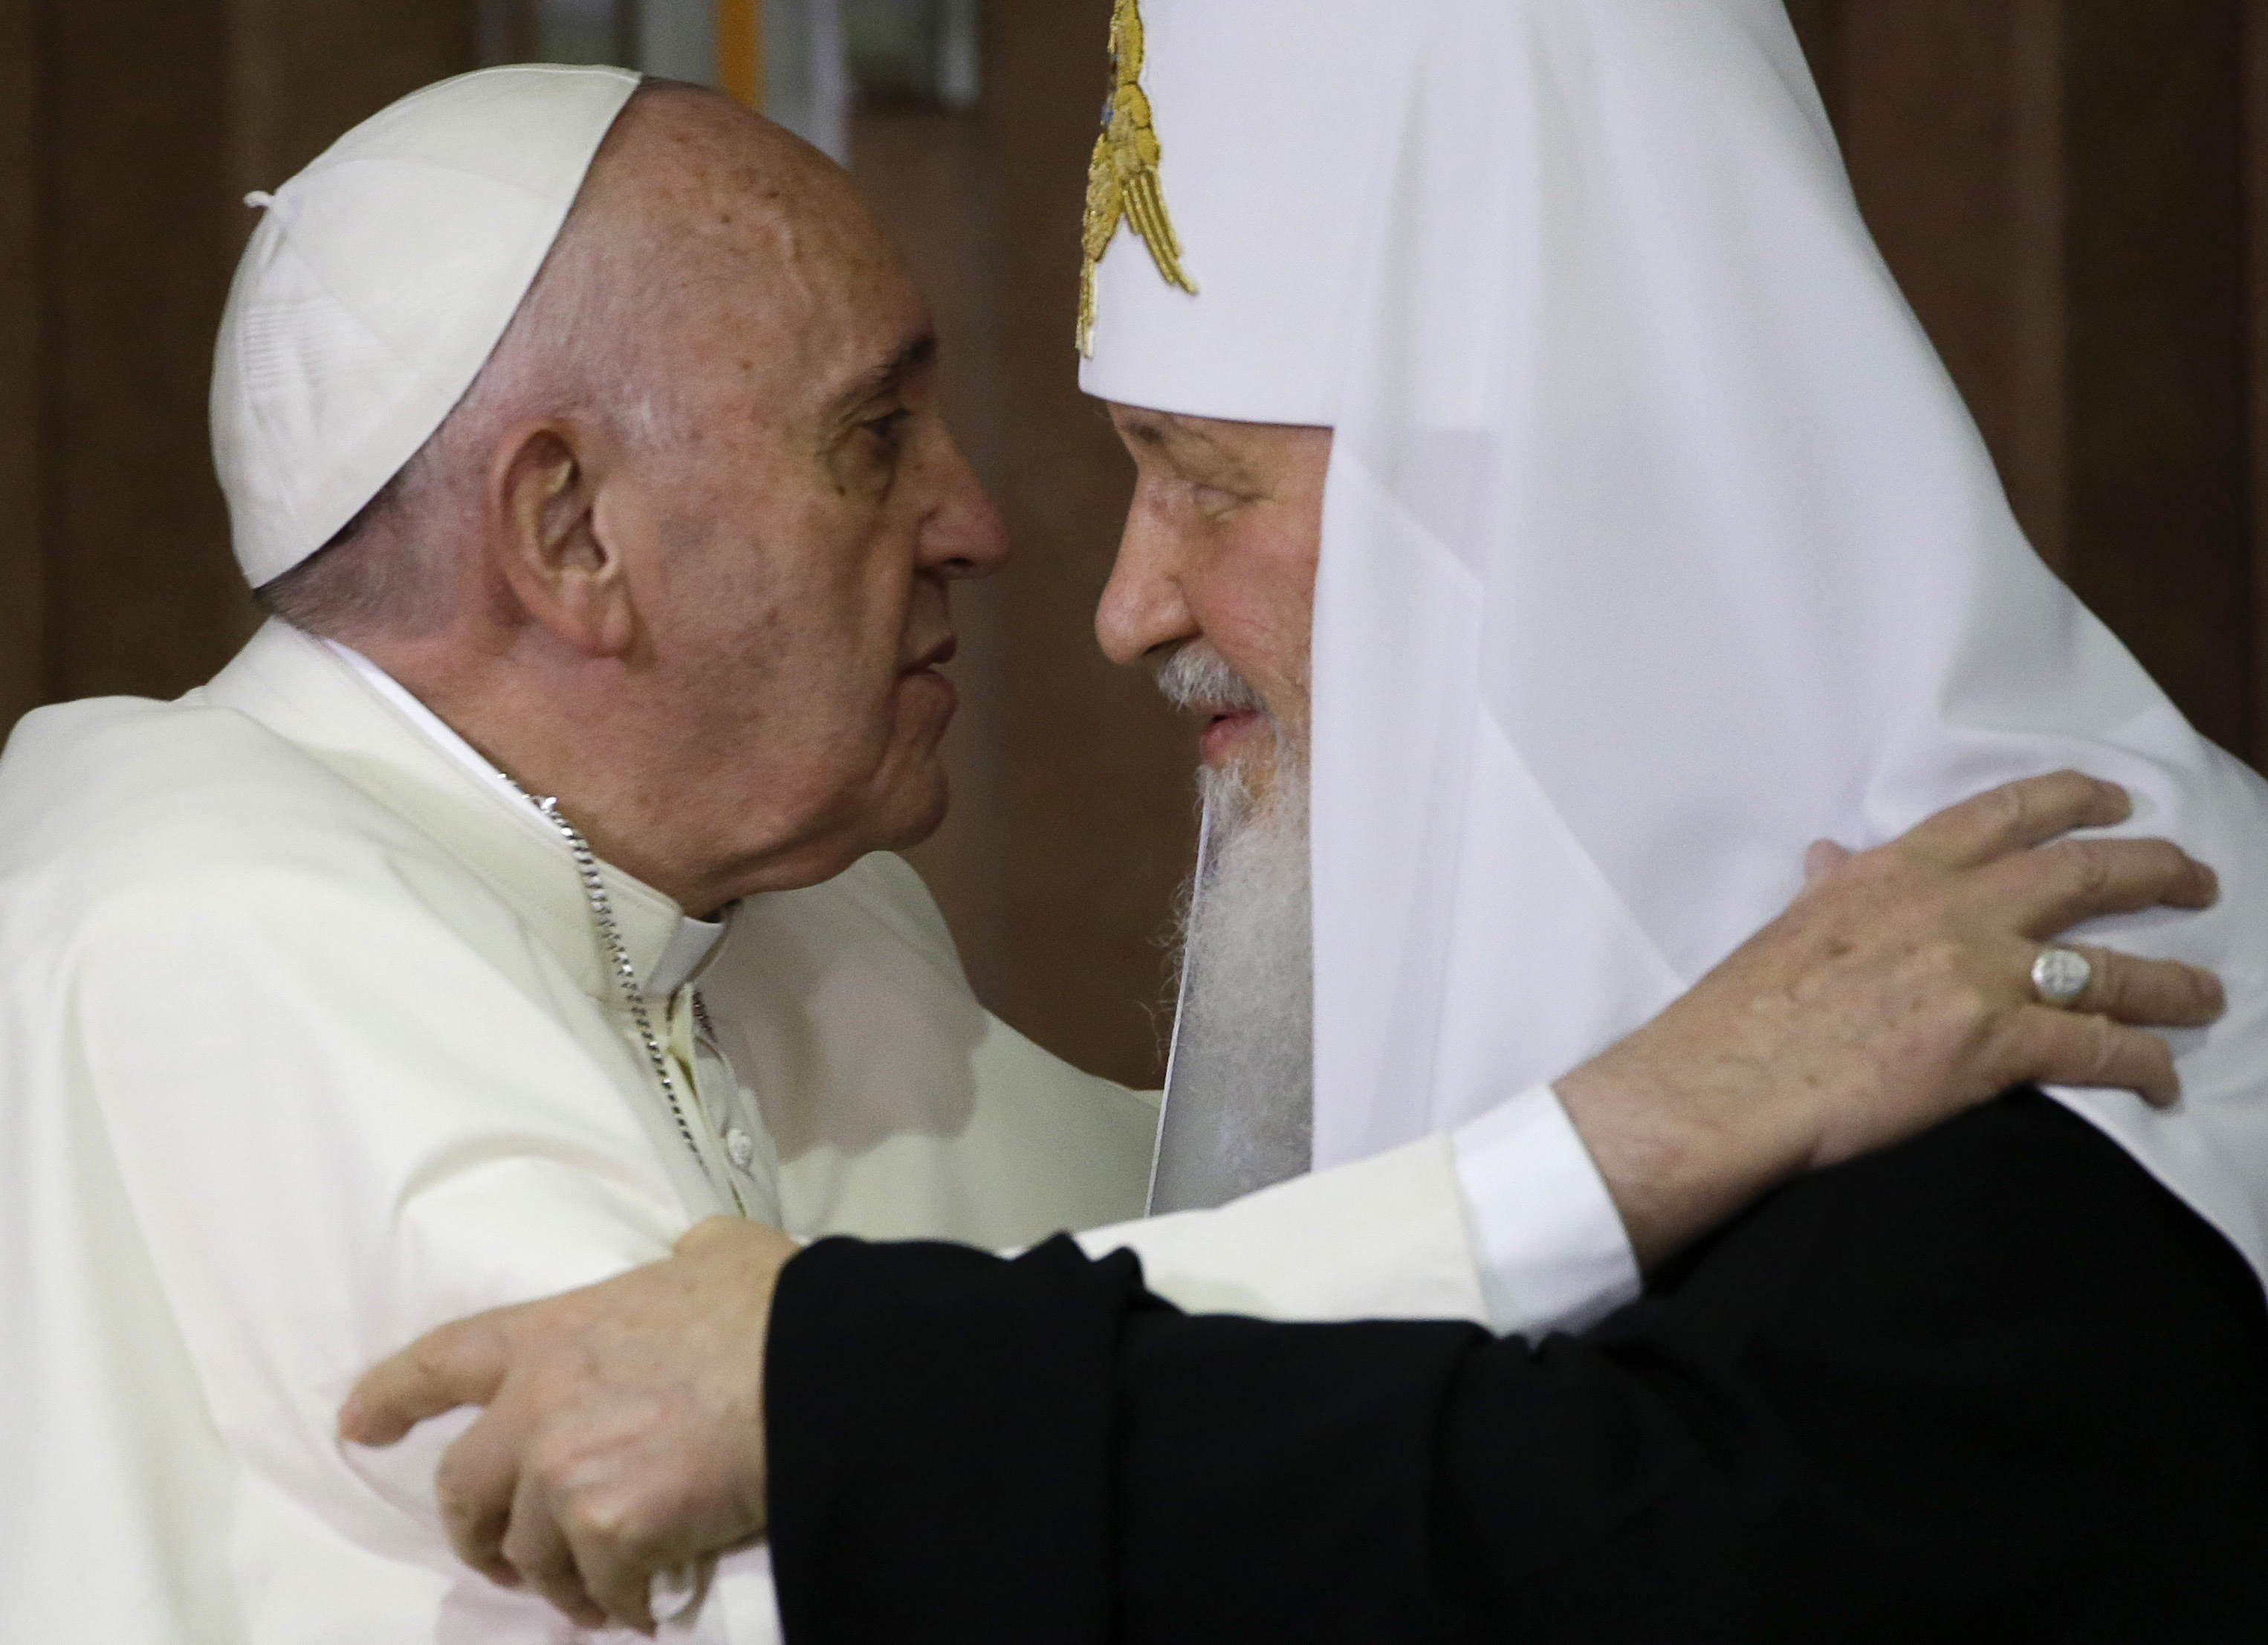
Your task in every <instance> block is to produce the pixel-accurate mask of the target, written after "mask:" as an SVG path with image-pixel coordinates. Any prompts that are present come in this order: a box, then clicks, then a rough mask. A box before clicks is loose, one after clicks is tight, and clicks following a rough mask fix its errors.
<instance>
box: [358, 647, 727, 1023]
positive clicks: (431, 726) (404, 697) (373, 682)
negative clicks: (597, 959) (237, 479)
mask: <svg viewBox="0 0 2268 1645" xmlns="http://www.w3.org/2000/svg"><path fill="white" fill-rule="evenodd" d="M322 644H323V645H324V647H325V649H327V650H328V651H329V652H330V653H331V654H332V655H333V656H335V657H336V658H337V659H338V660H340V661H341V662H343V663H345V664H346V665H347V667H349V668H352V669H353V670H354V671H355V673H356V674H357V675H360V676H361V678H362V681H363V682H364V683H365V685H367V686H369V687H370V689H371V690H373V691H376V692H377V693H378V694H379V696H380V697H384V698H385V699H386V700H387V703H388V704H391V705H392V706H393V708H394V710H395V712H398V713H400V714H401V717H402V718H403V719H407V720H408V721H409V723H410V724H411V725H413V726H415V727H416V728H417V729H418V730H419V731H420V732H422V733H423V734H424V735H425V736H426V738H427V739H428V740H430V741H431V742H432V744H433V746H434V747H436V748H438V749H440V750H441V751H442V752H443V753H444V754H446V755H447V756H449V757H450V758H451V759H453V760H454V761H456V763H458V764H460V765H461V766H463V767H464V768H465V769H466V770H467V771H470V772H472V773H473V775H474V776H475V777H477V778H480V779H481V783H482V786H484V787H486V788H487V789H488V790H489V791H490V793H494V794H495V795H496V796H497V798H498V799H500V800H503V801H504V803H505V804H506V805H508V806H510V807H512V808H513V809H514V810H516V811H534V809H535V808H534V804H533V802H532V801H530V800H529V799H528V797H527V793H526V791H525V790H523V789H522V788H521V787H520V786H519V785H518V784H517V783H515V782H513V781H512V778H509V777H506V776H505V775H504V773H503V772H502V771H498V770H497V768H496V767H495V766H494V765H493V764H491V763H490V762H489V761H488V760H487V759H486V758H485V757H484V756H482V753H481V751H480V750H479V749H475V747H473V745H472V744H471V743H469V742H468V741H465V740H464V739H463V738H462V737H460V736H459V735H458V734H456V732H454V731H453V730H452V729H451V728H450V727H449V724H448V722H447V721H446V720H444V719H442V718H441V717H440V716H439V715H438V714H436V713H435V712H433V711H432V710H431V709H430V708H428V707H426V706H425V704H423V703H421V702H419V701H418V700H417V699H416V697H414V696H412V695H411V694H410V693H409V690H408V689H407V688H406V687H405V686H403V685H402V683H401V681H399V680H397V679H395V678H394V676H393V675H390V674H388V673H387V671H386V670H385V669H383V668H379V666H378V665H377V664H376V663H374V662H372V660H370V659H369V658H367V657H365V656H364V655H363V654H362V653H360V652H358V651H357V650H355V649H354V647H353V646H351V645H340V644H339V642H338V641H336V640H335V639H327V640H324V641H323V642H322ZM538 815H541V814H540V813H539V814H538ZM545 826H546V828H547V829H548V828H549V824H548V823H547V824H546V825H545ZM725 923H726V922H725V921H724V920H721V919H713V920H712V919H695V918H691V917H690V916H689V915H687V916H681V917H680V918H679V919H678V922H677V929H676V930H675V931H674V932H673V933H671V934H670V938H669V943H668V946H667V947H666V948H663V949H662V952H661V958H660V959H659V960H658V961H657V962H655V964H654V968H653V970H652V972H651V973H650V974H649V975H648V976H647V977H646V992H648V993H652V994H662V995H668V994H674V993H675V992H677V991H678V990H679V989H681V988H682V987H683V986H685V985H686V984H687V983H689V982H690V981H691V980H692V979H693V977H695V976H696V974H697V973H698V972H699V971H700V970H701V968H702V967H703V965H704V964H705V963H707V961H708V959H709V956H710V955H711V954H713V953H715V952H716V948H717V945H718V943H719V942H721V941H724V937H725Z"/></svg>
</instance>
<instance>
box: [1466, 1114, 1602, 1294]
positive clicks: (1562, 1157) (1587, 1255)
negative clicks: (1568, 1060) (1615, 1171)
mask: <svg viewBox="0 0 2268 1645" xmlns="http://www.w3.org/2000/svg"><path fill="white" fill-rule="evenodd" d="M1449 1146H1450V1147H1451V1149H1452V1151H1453V1152H1454V1154H1455V1156H1456V1172H1457V1183H1458V1186H1459V1188H1460V1190H1461V1191H1462V1199H1463V1201H1464V1208H1465V1215H1466V1218H1467V1220H1468V1223H1469V1228H1470V1229H1471V1233H1472V1240H1473V1246H1474V1250H1475V1251H1476V1255H1477V1258H1478V1260H1479V1264H1480V1284H1481V1295H1482V1296H1483V1298H1484V1300H1485V1301H1486V1302H1487V1305H1488V1312H1487V1317H1486V1322H1485V1323H1486V1324H1488V1326H1489V1327H1490V1329H1491V1330H1492V1331H1496V1332H1497V1333H1498V1334H1499V1335H1500V1336H1509V1335H1512V1334H1513V1333H1514V1332H1519V1333H1521V1334H1523V1335H1527V1336H1543V1335H1546V1334H1548V1333H1550V1332H1551V1331H1580V1330H1581V1329H1582V1328H1583V1327H1584V1326H1586V1325H1588V1324H1593V1323H1594V1322H1595V1321H1597V1320H1599V1319H1602V1318H1603V1317H1605V1316H1607V1315H1608V1314H1610V1313H1612V1312H1613V1311H1614V1310H1615V1309H1617V1308H1620V1307H1621V1306H1622V1305H1623V1304H1624V1303H1625V1302H1630V1301H1631V1299H1632V1298H1634V1297H1636V1296H1637V1295H1638V1283H1639V1281H1638V1258H1637V1257H1636V1255H1635V1254H1634V1253H1633V1252H1632V1251H1631V1243H1630V1236H1629V1234H1628V1233H1627V1232H1626V1231H1625V1230H1624V1228H1623V1220H1622V1215H1621V1213H1619V1212H1617V1211H1616V1209H1615V1202H1614V1197H1613V1196H1612V1195H1611V1194H1610V1193H1609V1192H1608V1191H1607V1183H1606V1179H1605V1178H1604V1177H1602V1176H1600V1175H1599V1168H1598V1166H1597V1164H1596V1163H1595V1162H1593V1160H1592V1158H1591V1154H1590V1150H1589V1149H1587V1148H1586V1147H1584V1146H1583V1139H1582V1138H1581V1137H1580V1135H1578V1134H1577V1133H1576V1131H1575V1126H1574V1122H1573V1121H1572V1120H1570V1119H1569V1118H1567V1110H1566V1109H1565V1107H1563V1106H1562V1105H1561V1103H1560V1101H1559V1097H1558V1095H1557V1093H1556V1092H1555V1091H1553V1090H1552V1088H1550V1086H1548V1085H1539V1086H1535V1087H1533V1088H1530V1089H1528V1090H1526V1091H1523V1092H1521V1094H1520V1095H1518V1096H1515V1097H1513V1099H1512V1100H1511V1101H1510V1102H1508V1103H1503V1104H1501V1105H1500V1106H1499V1107H1496V1108H1493V1109H1491V1110H1489V1111H1488V1112H1487V1113H1485V1114H1483V1115H1482V1116H1481V1117H1480V1118H1477V1119H1474V1120H1470V1121H1468V1122H1467V1123H1466V1124H1464V1125H1460V1126H1459V1127H1458V1128H1457V1129H1456V1130H1455V1131H1454V1132H1450V1133H1449Z"/></svg>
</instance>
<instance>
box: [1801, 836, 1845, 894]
mask: <svg viewBox="0 0 2268 1645" xmlns="http://www.w3.org/2000/svg"><path fill="white" fill-rule="evenodd" d="M1850 860H1851V853H1850V852H1849V851H1848V850H1847V849H1845V847H1843V846H1841V845H1837V844H1836V843H1835V842H1834V841H1833V840H1831V839H1815V840H1814V841H1812V842H1811V845H1810V847H1809V849H1808V850H1807V851H1805V852H1804V853H1803V882H1804V884H1805V885H1807V886H1813V885H1817V884H1818V883H1819V882H1821V881H1822V880H1824V879H1825V878H1826V877H1827V876H1828V875H1829V874H1832V873H1834V872H1835V871H1836V870H1837V868H1839V867H1842V866H1843V865H1844V864H1845V863H1846V862H1848V861H1850Z"/></svg>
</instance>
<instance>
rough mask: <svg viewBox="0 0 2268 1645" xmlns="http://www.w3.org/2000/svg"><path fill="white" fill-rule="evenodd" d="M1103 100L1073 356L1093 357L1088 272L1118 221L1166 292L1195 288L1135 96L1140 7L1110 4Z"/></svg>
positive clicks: (1089, 182)
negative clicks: (1143, 249) (1145, 250)
mask: <svg viewBox="0 0 2268 1645" xmlns="http://www.w3.org/2000/svg"><path fill="white" fill-rule="evenodd" d="M1110 70H1111V88H1110V100H1109V101H1108V103H1106V104H1104V105H1103V109H1102V135H1101V136H1100V137H1097V138H1096V139H1095V142H1094V163H1093V165H1091V166H1089V167H1088V168H1087V173H1086V236H1085V243H1086V262H1085V264H1084V266H1083V267H1081V269H1079V352H1080V353H1081V354H1083V355H1088V356H1092V355H1093V354H1094V267H1095V265H1096V264H1097V263H1099V262H1101V261H1102V254H1103V253H1105V252H1107V251H1108V250H1109V249H1110V242H1111V240H1112V238H1113V237H1114V236H1116V234H1117V232H1118V224H1119V220H1120V219H1121V218H1124V219H1125V221H1126V222H1127V223H1129V224H1130V225H1132V226H1133V230H1134V232H1136V233H1137V234H1138V235H1140V236H1141V237H1142V243H1143V244H1144V245H1145V246H1147V247H1149V248H1150V260H1151V261H1152V262H1154V263H1156V264H1157V265H1158V272H1159V273H1160V274H1161V275H1163V276H1164V277H1165V278H1166V283H1167V284H1168V285H1177V286H1179V287H1181V289H1182V291H1187V292H1189V294H1190V295H1191V296H1192V297H1194V296H1195V295H1196V294H1197V286H1196V285H1195V284H1192V283H1191V281H1190V279H1189V276H1188V275H1186V274H1184V273H1182V242H1181V241H1180V240H1177V239H1176V238H1175V234H1174V220H1173V218H1171V217H1169V216H1167V212H1166V195H1165V191H1164V189H1163V188H1162V187H1161V186H1160V183H1159V181H1158V158H1159V152H1160V151H1159V148H1158V134H1157V131H1156V130H1155V129H1153V128H1152V125H1151V123H1150V100H1149V99H1148V98H1147V97H1145V96H1144V95H1143V94H1142V7H1141V4H1140V0H1118V4H1117V9H1116V11H1113V12H1112V13H1111V17H1110Z"/></svg>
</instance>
